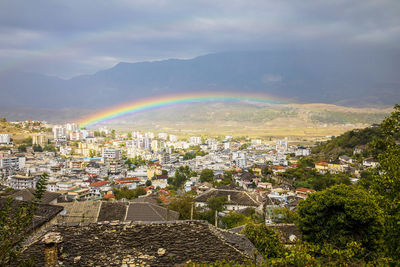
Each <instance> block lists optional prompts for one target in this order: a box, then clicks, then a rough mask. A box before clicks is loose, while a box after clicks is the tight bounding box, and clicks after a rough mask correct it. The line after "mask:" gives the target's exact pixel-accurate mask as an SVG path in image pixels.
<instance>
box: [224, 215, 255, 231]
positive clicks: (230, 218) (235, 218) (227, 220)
mask: <svg viewBox="0 0 400 267" xmlns="http://www.w3.org/2000/svg"><path fill="white" fill-rule="evenodd" d="M221 221H222V223H223V225H224V227H225V228H226V229H231V228H234V227H238V226H241V225H244V224H246V223H248V221H249V218H248V217H247V216H246V215H244V214H242V213H236V212H230V213H229V214H228V215H226V216H224V217H222V219H221Z"/></svg>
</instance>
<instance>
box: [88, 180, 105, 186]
mask: <svg viewBox="0 0 400 267" xmlns="http://www.w3.org/2000/svg"><path fill="white" fill-rule="evenodd" d="M106 184H108V182H107V181H100V182H95V183H93V184H90V185H89V186H90V187H100V186H103V185H106Z"/></svg>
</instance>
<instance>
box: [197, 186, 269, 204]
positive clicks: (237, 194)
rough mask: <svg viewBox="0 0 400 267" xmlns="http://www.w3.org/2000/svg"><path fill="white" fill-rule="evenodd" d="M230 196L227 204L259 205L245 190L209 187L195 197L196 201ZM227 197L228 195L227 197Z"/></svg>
mask: <svg viewBox="0 0 400 267" xmlns="http://www.w3.org/2000/svg"><path fill="white" fill-rule="evenodd" d="M222 196H226V197H228V196H230V201H228V204H234V205H243V206H254V207H256V206H259V205H260V204H261V203H260V202H259V201H257V200H256V199H255V198H253V197H252V196H250V194H249V193H247V192H245V191H238V190H226V189H210V190H208V191H207V192H204V193H203V194H201V195H199V196H198V197H196V199H195V200H196V202H207V200H208V199H209V198H211V197H222ZM228 198H229V197H228Z"/></svg>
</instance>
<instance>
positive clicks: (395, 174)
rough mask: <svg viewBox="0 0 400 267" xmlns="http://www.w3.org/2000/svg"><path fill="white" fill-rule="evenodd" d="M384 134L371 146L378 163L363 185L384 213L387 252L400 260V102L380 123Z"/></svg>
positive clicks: (363, 177)
mask: <svg viewBox="0 0 400 267" xmlns="http://www.w3.org/2000/svg"><path fill="white" fill-rule="evenodd" d="M380 128H381V132H382V136H381V138H376V139H375V140H374V141H373V142H372V143H371V147H372V149H374V151H375V153H374V154H376V155H377V159H378V162H379V166H378V168H376V169H373V170H370V171H368V172H366V173H364V175H363V176H362V178H361V180H360V185H361V186H363V187H365V188H366V189H367V190H368V191H369V192H371V193H372V194H373V195H374V196H375V197H376V199H377V201H378V203H379V205H380V206H381V207H382V208H383V210H384V214H385V238H384V240H385V245H386V246H385V247H386V253H387V255H388V256H391V257H393V258H394V259H395V260H396V261H397V263H400V246H399V244H400V145H399V134H400V106H399V105H395V107H394V111H393V112H392V113H391V115H390V116H389V117H387V118H386V119H385V120H384V121H383V122H382V124H381V127H380Z"/></svg>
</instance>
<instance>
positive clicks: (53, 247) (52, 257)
mask: <svg viewBox="0 0 400 267" xmlns="http://www.w3.org/2000/svg"><path fill="white" fill-rule="evenodd" d="M42 242H43V243H44V244H45V247H44V262H45V265H44V266H45V267H54V266H57V265H58V249H57V244H58V243H61V242H62V236H61V234H60V233H56V232H50V233H47V234H46V235H45V236H44V237H43V239H42Z"/></svg>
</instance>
